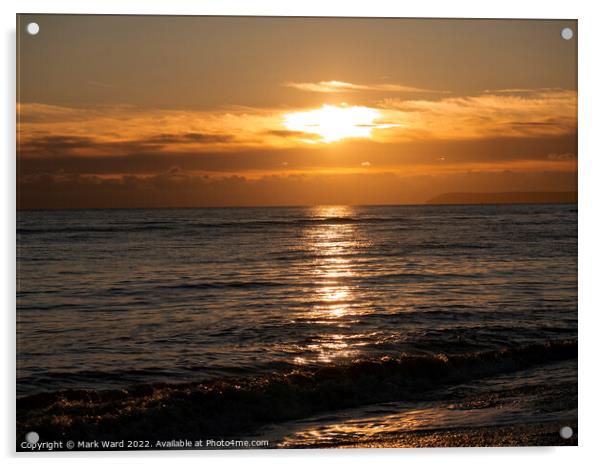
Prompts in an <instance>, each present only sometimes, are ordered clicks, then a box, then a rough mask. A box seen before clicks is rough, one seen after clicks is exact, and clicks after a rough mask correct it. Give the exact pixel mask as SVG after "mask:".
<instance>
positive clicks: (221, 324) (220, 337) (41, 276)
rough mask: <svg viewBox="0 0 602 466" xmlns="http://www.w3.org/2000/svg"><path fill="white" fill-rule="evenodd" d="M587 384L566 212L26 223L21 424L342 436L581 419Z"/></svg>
mask: <svg viewBox="0 0 602 466" xmlns="http://www.w3.org/2000/svg"><path fill="white" fill-rule="evenodd" d="M576 390H577V208H576V205H574V204H563V205H552V204H541V205H470V206H468V205H465V206H462V205H457V206H436V205H432V206H431V205H417V206H311V207H261V208H198V209H196V208H194V209H193V208H190V209H131V210H130V209H106V210H47V211H33V210H32V211H19V212H18V213H17V397H18V409H17V422H18V424H19V423H20V424H21V425H22V426H23V428H24V429H25V428H27V429H29V428H32V427H34V428H37V429H38V430H39V431H41V432H47V433H48V435H50V434H51V433H52V432H53V430H52V429H59V430H60V429H63V431H62V432H65V431H68V429H69V428H70V427H69V426H72V425H73V422H72V420H73V419H75V418H77V422H88V423H90V422H92V423H93V422H95V421H90V419H92V417H89V416H88V417H87V418H86V419H88V420H82V416H83V415H82V413H87V412H88V411H86V410H90V409H91V410H93V411H94V413H93V414H98V415H99V416H101V417H102V416H104V414H103V413H106V412H107V409H109V408H107V406H109V407H113V408H114V410H115V412H114V413H113V414H112V416H113V418H112V419H115V416H117V419H118V420H117V421H116V422H117V423H118V424H119V426H121V427H122V432H121V434H123V435H124V436H126V437H127V436H128V435H130V434H131V436H134V433H135V434H136V435H139V434H140V432H139V431H138V430H136V428H134V427H133V424H132V422H133V421H132V420H131V417H127V416H126V415H124V414H123V413H124V412H125V411H126V410H124V406H125V405H124V403H126V404H127V406H128V407H129V408H128V409H130V411H129V412H131V410H134V411H136V412H137V413H138V416H139V417H138V418H137V419H146V418H145V416H147V417H148V418H149V419H151V418H152V420H153V422H154V424H152V425H159V426H160V427H157V428H156V429H155V431H153V432H155V434H156V437H157V438H159V437H161V438H178V437H176V436H177V435H179V436H180V437H181V436H182V435H184V434H185V433H186V432H187V430H186V429H188V431H190V432H191V433H194V434H195V435H214V436H221V437H220V438H264V439H269V442H270V445H271V446H284V447H295V446H303V447H307V446H333V445H335V446H338V445H345V444H352V443H354V442H368V441H370V440H371V439H375V438H382V437H383V436H387V435H400V434H402V433H407V432H411V431H425V430H429V429H431V430H432V429H440V430H450V429H458V428H473V429H478V428H482V427H487V426H503V425H518V424H525V423H534V422H540V423H546V422H557V423H558V425H559V426H560V425H565V424H566V425H569V426H572V428H573V429H575V428H576V423H577V391H576ZM156 399H160V400H161V403H159V404H157V405H152V408H151V407H149V403H150V401H149V400H156ZM183 400H184V401H183ZM58 401H60V402H62V403H63V407H62V408H61V409H62V411H61V409H59V408H57V403H58ZM65 403H66V404H69V406H74V405H77V406H79V408H78V409H79V411H78V410H75V411H73V410H72V411H70V412H68V411H65V409H64V407H65V406H66V404H65ZM78 403H79V404H78ZM59 404H60V403H59ZM116 404H117V405H118V406H117V405H116ZM90 406H92V407H90ZM116 406H117V407H116ZM101 408H102V409H101ZM113 408H111V409H113ZM151 409H153V410H154V411H152V412H151ZM40 410H41V411H40ZM57 410H58V411H57ZM157 410H163V411H162V412H161V413H160V414H157ZM34 411H35V416H34ZM57 413H62V414H63V415H65V416H72V420H71V421H69V422H66V423H65V424H64V425H63V426H62V427H60V426H59V427H57V425H56V422H54V421H52V416H55V418H54V419H56V415H57ZM99 413H100V414H99ZM115 413H117V414H115ZM174 413H177V415H176V414H174ZM189 414H190V416H191V417H194V418H193V419H187V420H186V422H183V423H179V424H178V422H176V421H173V420H172V418H173V417H174V416H175V417H176V418H178V419H180V420H182V419H183V418H184V417H187V416H188V415H189ZM193 414H194V416H193ZM78 416H79V417H78ZM120 416H121V417H120ZM124 416H125V417H124ZM140 416H141V417H140ZM157 416H159V417H157ZM199 418H202V419H203V420H202V421H198V419H199ZM157 419H159V420H162V422H158V421H157ZM195 419H196V421H195ZM53 422H54V424H53ZM138 424H140V422H138ZM143 424H144V423H143ZM175 424H178V427H176V426H175ZM44 426H45V427H44ZM53 426H54V427H53ZM128 426H129V427H128ZM88 427H89V429H88V431H89V432H92V431H93V432H95V435H96V436H101V437H102V435H105V437H106V438H110V434H109V433H107V432H105V431H106V429H105V428H104V427H102V426H100V424H94V425H93V426H92V427H90V426H88ZM44 429H46V430H44ZM103 429H105V430H103ZM84 430H85V429H84ZM150 430H152V429H150ZM81 431H82V430H81V429H80V432H81ZM157 432H159V433H157ZM146 434H147V435H151V433H150V432H146ZM82 435H83V434H82ZM90 435H91V434H90ZM170 436H171V437H170Z"/></svg>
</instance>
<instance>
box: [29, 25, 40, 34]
mask: <svg viewBox="0 0 602 466" xmlns="http://www.w3.org/2000/svg"><path fill="white" fill-rule="evenodd" d="M38 32H40V25H39V24H38V23H29V24H28V25H27V34H29V35H30V36H35V35H36V34H37V33H38Z"/></svg>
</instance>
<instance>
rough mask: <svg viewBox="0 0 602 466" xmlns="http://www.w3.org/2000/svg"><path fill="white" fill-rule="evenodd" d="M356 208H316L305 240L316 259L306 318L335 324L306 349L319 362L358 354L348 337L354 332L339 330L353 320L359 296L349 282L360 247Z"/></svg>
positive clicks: (353, 273)
mask: <svg viewBox="0 0 602 466" xmlns="http://www.w3.org/2000/svg"><path fill="white" fill-rule="evenodd" d="M354 214H355V212H354V208H353V207H349V206H323V207H315V208H313V209H312V211H311V212H310V216H311V218H312V219H313V220H314V221H315V222H313V223H312V224H311V227H310V228H308V229H307V231H306V232H305V237H306V239H305V241H306V244H307V246H308V248H309V249H310V252H311V255H312V257H314V258H315V259H314V262H313V263H312V264H311V266H312V270H311V275H312V279H313V282H314V284H315V288H312V290H313V291H312V293H313V296H312V297H311V299H312V302H313V305H312V307H311V310H310V312H309V315H306V316H305V317H306V318H308V319H311V320H313V321H314V322H316V323H321V324H324V323H328V324H330V325H332V329H333V332H332V333H326V334H321V335H319V338H317V339H314V341H312V342H311V343H310V344H308V345H306V347H305V349H306V350H308V351H310V352H311V353H312V354H314V355H315V356H314V357H317V360H318V361H320V362H330V361H332V360H334V359H336V358H340V357H350V356H353V355H354V354H355V353H357V350H356V349H354V348H353V347H352V345H351V344H350V342H349V340H350V339H352V338H354V335H352V334H344V333H340V331H341V328H343V327H346V328H348V327H349V326H350V325H351V324H352V323H353V320H350V318H352V317H353V308H354V305H355V304H357V300H358V296H357V292H356V290H355V288H354V287H353V286H352V285H351V284H350V283H349V281H350V279H351V278H353V277H354V276H356V275H357V271H356V270H355V266H354V264H353V262H352V260H351V257H352V254H353V253H354V252H355V251H356V250H357V246H358V244H359V243H358V233H357V231H356V227H355V225H354V224H353V220H354V218H353V216H354Z"/></svg>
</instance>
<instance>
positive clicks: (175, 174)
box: [17, 168, 577, 209]
mask: <svg viewBox="0 0 602 466" xmlns="http://www.w3.org/2000/svg"><path fill="white" fill-rule="evenodd" d="M576 181H577V180H576V173H575V172H568V171H567V172H546V171H540V172H519V171H505V172H497V173H488V172H465V173H458V174H454V175H437V176H427V175H421V176H399V175H395V174H392V173H377V174H371V173H370V174H319V175H287V176H264V177H262V178H259V179H249V178H245V177H241V176H228V177H209V176H205V175H204V176H199V175H192V174H189V173H186V172H184V171H181V170H180V169H177V170H174V169H173V168H172V169H170V170H167V171H166V172H164V173H161V174H157V175H154V176H150V177H140V176H132V175H127V176H121V177H118V178H114V179H105V178H101V177H98V176H87V175H86V176H84V175H74V174H66V175H65V174H55V175H50V174H43V175H28V176H22V177H20V178H19V180H18V183H17V205H18V207H19V208H21V209H24V208H111V207H122V208H134V207H203V206H252V205H314V204H404V203H405V204H407V203H410V204H412V203H422V202H425V201H426V200H428V199H430V198H432V197H434V196H436V195H439V194H443V193H446V192H458V191H462V192H496V191H575V190H576V186H577V184H576Z"/></svg>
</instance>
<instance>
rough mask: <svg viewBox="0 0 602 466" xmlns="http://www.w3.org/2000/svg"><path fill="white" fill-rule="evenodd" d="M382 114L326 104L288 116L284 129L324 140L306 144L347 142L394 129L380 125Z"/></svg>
mask: <svg viewBox="0 0 602 466" xmlns="http://www.w3.org/2000/svg"><path fill="white" fill-rule="evenodd" d="M379 118H381V113H380V111H378V110H377V109H375V108H369V107H360V106H353V107H348V106H346V105H341V106H335V105H328V104H324V105H323V106H322V107H321V108H317V109H315V110H307V111H301V112H294V113H288V114H285V115H284V121H283V125H284V127H285V128H286V129H288V130H291V131H301V132H304V133H310V134H314V135H317V136H319V137H320V139H319V140H317V141H316V140H311V139H308V140H304V141H305V142H312V143H315V142H335V141H340V140H341V139H345V138H370V137H371V136H372V130H373V129H374V128H390V127H392V126H397V125H392V124H378V123H376V122H377V121H378V119H379Z"/></svg>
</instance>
